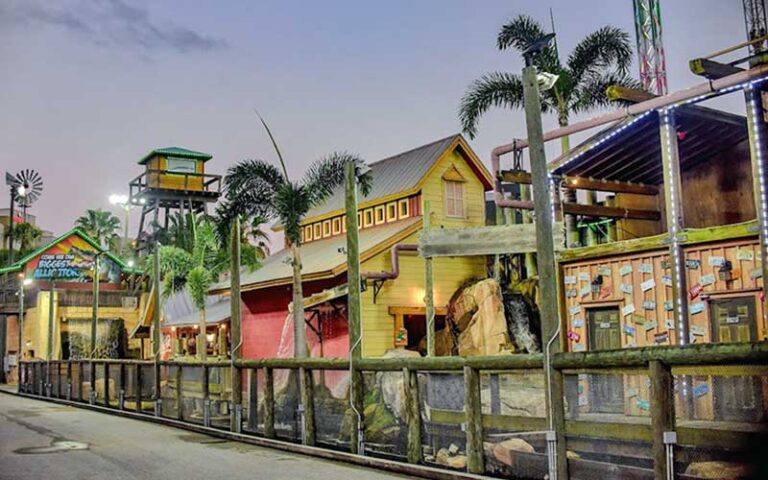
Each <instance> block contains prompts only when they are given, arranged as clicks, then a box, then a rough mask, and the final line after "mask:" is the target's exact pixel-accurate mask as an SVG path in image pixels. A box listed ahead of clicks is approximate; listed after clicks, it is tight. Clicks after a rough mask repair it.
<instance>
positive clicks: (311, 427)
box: [299, 368, 316, 446]
mask: <svg viewBox="0 0 768 480" xmlns="http://www.w3.org/2000/svg"><path fill="white" fill-rule="evenodd" d="M313 385H314V382H313V381H312V370H310V369H308V368H300V369H299V391H300V394H301V406H302V407H303V409H304V415H303V416H302V421H303V429H304V436H303V438H302V443H303V444H304V445H310V446H314V445H315V438H316V436H315V403H314V399H313V390H314V387H313Z"/></svg>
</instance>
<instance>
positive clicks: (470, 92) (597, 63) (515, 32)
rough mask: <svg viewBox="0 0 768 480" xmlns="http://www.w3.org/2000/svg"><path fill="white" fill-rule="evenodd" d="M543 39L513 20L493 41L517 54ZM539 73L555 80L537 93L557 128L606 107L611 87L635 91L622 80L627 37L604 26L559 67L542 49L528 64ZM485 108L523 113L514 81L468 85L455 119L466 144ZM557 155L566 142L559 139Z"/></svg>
mask: <svg viewBox="0 0 768 480" xmlns="http://www.w3.org/2000/svg"><path fill="white" fill-rule="evenodd" d="M544 35H545V32H544V28H543V27H542V26H541V24H540V23H539V22H537V21H536V20H534V19H533V18H531V17H529V16H527V15H519V16H517V17H515V18H514V19H512V20H510V21H509V22H507V23H506V24H504V25H503V26H502V27H501V30H500V31H499V35H498V37H497V40H496V45H497V47H498V49H499V50H507V49H509V48H514V49H515V50H517V51H519V52H522V51H524V50H525V49H526V48H528V46H530V45H531V44H532V43H533V42H534V41H536V40H538V39H540V38H541V37H542V36H544ZM533 63H534V65H535V66H536V68H538V69H539V71H541V72H548V73H552V74H555V75H558V76H559V78H558V80H557V82H555V85H554V86H553V87H552V88H551V89H549V90H547V91H545V92H542V99H541V108H542V111H543V112H544V113H550V112H551V113H555V114H557V121H558V123H559V125H560V126H561V127H563V126H566V125H568V120H569V118H570V115H571V114H574V113H580V112H587V111H590V110H594V109H597V108H600V107H604V106H606V105H608V103H609V100H608V97H607V95H606V93H605V90H606V88H608V87H609V86H611V85H621V86H625V87H630V88H640V83H639V82H638V81H637V80H634V79H632V78H631V77H630V76H629V75H628V73H627V72H628V69H629V67H630V65H631V63H632V47H631V43H630V37H629V34H628V33H627V32H625V31H624V30H622V29H620V28H616V27H611V26H605V27H602V28H600V29H599V30H597V31H595V32H593V33H591V34H589V35H587V36H586V37H585V38H584V39H582V40H581V41H580V42H579V43H578V44H577V45H576V47H575V48H574V49H573V51H572V52H571V54H570V55H569V56H568V60H567V61H566V63H565V65H563V64H562V63H561V61H560V56H559V54H558V50H557V45H556V44H553V45H551V46H549V47H547V48H545V49H544V50H543V51H542V52H541V54H539V55H538V56H536V57H535V58H534V60H533ZM491 107H507V108H523V82H522V79H521V78H520V76H519V75H516V74H513V73H506V72H493V73H488V74H486V75H483V76H482V77H480V78H479V79H478V80H475V81H474V82H472V84H471V85H470V86H469V88H468V89H467V91H466V93H465V94H464V97H463V98H462V99H461V106H460V109H459V118H460V120H461V125H462V128H463V130H464V133H466V134H467V135H468V136H469V137H470V138H474V137H475V135H476V134H477V123H478V121H479V119H480V116H481V115H482V114H483V113H485V112H486V111H487V110H488V109H489V108H491ZM563 138H564V140H563V141H562V148H563V151H566V150H568V139H567V137H563Z"/></svg>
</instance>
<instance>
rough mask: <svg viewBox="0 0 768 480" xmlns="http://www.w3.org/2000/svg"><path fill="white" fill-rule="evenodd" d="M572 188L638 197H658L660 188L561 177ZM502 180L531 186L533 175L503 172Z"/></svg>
mask: <svg viewBox="0 0 768 480" xmlns="http://www.w3.org/2000/svg"><path fill="white" fill-rule="evenodd" d="M560 178H561V179H562V180H563V182H564V183H566V184H567V185H568V186H569V187H571V188H577V189H579V190H595V191H601V192H614V193H635V194H638V195H658V193H659V187H658V186H656V185H646V184H643V183H630V182H620V181H616V180H599V179H595V178H588V177H572V176H563V177H560ZM501 179H502V181H504V182H510V183H519V184H523V185H530V183H531V174H530V173H528V172H524V171H522V170H502V171H501Z"/></svg>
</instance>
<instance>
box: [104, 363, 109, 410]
mask: <svg viewBox="0 0 768 480" xmlns="http://www.w3.org/2000/svg"><path fill="white" fill-rule="evenodd" d="M104 406H105V407H108V406H109V364H108V363H105V364H104Z"/></svg>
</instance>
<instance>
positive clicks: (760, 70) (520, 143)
mask: <svg viewBox="0 0 768 480" xmlns="http://www.w3.org/2000/svg"><path fill="white" fill-rule="evenodd" d="M766 75H768V64H765V65H760V66H757V67H755V68H751V69H749V70H745V71H743V72H738V73H734V74H733V75H728V76H727V77H723V78H720V79H717V80H710V81H707V82H705V83H701V84H699V85H696V86H693V87H691V88H687V89H685V90H679V91H677V92H674V93H671V94H669V95H664V96H662V97H654V98H651V99H649V100H646V101H644V102H640V103H636V104H634V105H629V106H627V107H624V108H620V109H618V110H614V111H613V112H609V113H606V114H603V115H600V116H597V117H594V118H591V119H588V120H584V121H583V122H578V123H574V124H572V125H567V126H565V127H560V128H556V129H554V130H550V131H548V132H546V133H545V134H544V141H545V142H548V141H550V140H555V139H557V138H560V137H564V136H566V135H571V134H574V133H579V132H583V131H584V130H589V129H592V128H595V127H599V126H602V125H605V124H607V123H612V122H617V121H620V120H624V119H625V118H629V117H633V116H636V115H640V114H643V113H645V112H649V111H651V110H658V109H660V108H664V107H669V106H670V105H674V104H677V103H682V102H688V101H689V100H697V99H699V97H707V96H709V95H710V94H712V93H718V92H720V93H725V91H727V90H736V89H738V88H740V87H741V86H742V84H744V83H746V82H750V81H753V80H761V79H763V78H764V77H765V76H766ZM526 147H528V140H527V139H516V140H514V141H513V142H512V143H507V144H505V145H500V146H498V147H496V148H494V149H493V151H492V152H491V167H492V169H493V176H494V178H495V179H496V181H495V182H494V188H493V194H494V200H495V203H496V205H497V206H499V207H501V208H519V209H523V210H532V209H533V202H526V201H521V200H510V199H506V198H504V196H503V194H502V193H501V179H499V173H500V172H501V167H500V164H501V158H500V157H501V155H505V154H507V153H511V152H513V151H514V150H516V149H523V148H526ZM556 161H557V159H555V162H556Z"/></svg>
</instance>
